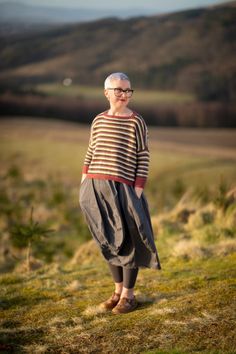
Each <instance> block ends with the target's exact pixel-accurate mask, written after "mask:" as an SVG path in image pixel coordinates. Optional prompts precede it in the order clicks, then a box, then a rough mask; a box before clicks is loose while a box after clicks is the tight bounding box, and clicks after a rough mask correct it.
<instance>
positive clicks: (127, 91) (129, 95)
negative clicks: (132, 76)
mask: <svg viewBox="0 0 236 354" xmlns="http://www.w3.org/2000/svg"><path fill="white" fill-rule="evenodd" d="M107 90H114V94H115V96H116V97H120V96H122V93H123V92H124V93H125V94H126V95H127V97H131V96H132V95H133V93H134V90H133V89H126V90H123V89H122V88H121V87H108V88H107ZM116 90H119V94H117V92H116Z"/></svg>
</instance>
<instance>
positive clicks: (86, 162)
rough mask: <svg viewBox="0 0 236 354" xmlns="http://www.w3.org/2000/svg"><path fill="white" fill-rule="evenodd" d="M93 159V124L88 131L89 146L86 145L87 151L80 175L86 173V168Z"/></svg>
mask: <svg viewBox="0 0 236 354" xmlns="http://www.w3.org/2000/svg"><path fill="white" fill-rule="evenodd" d="M92 157H93V124H92V125H91V129H90V138H89V144H88V149H87V152H86V155H85V159H84V165H83V168H82V173H86V174H87V173H88V168H89V165H90V162H91V160H92Z"/></svg>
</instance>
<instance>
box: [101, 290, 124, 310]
mask: <svg viewBox="0 0 236 354" xmlns="http://www.w3.org/2000/svg"><path fill="white" fill-rule="evenodd" d="M119 301H120V294H118V293H116V292H115V291H114V293H113V294H112V295H111V297H110V298H109V299H108V300H106V301H104V302H102V303H101V304H100V307H101V308H103V309H105V310H112V309H113V308H114V307H115V306H116V305H117V304H118V302H119Z"/></svg>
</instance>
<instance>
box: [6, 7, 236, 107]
mask: <svg viewBox="0 0 236 354" xmlns="http://www.w3.org/2000/svg"><path fill="white" fill-rule="evenodd" d="M233 4H234V3H232V4H231V3H230V4H226V5H224V6H223V5H222V6H215V7H209V8H204V9H203V8H202V9H196V10H187V11H180V12H176V13H172V14H166V15H158V16H153V17H138V18H132V19H127V20H119V19H115V18H110V19H104V20H99V21H94V22H89V23H84V24H73V25H65V26H60V27H57V28H55V29H52V30H49V31H45V32H44V33H38V34H35V33H31V34H30V33H29V34H28V35H25V34H24V35H18V36H14V37H10V38H8V37H4V38H1V49H2V50H1V54H0V79H1V80H2V82H4V81H6V79H7V81H8V82H9V81H10V80H13V78H14V79H16V78H18V80H20V82H21V83H23V82H28V83H32V82H35V83H36V82H37V83H39V82H53V81H55V82H58V81H61V80H63V79H64V78H65V77H71V78H72V79H73V82H74V83H79V84H90V85H91V84H92V85H101V84H102V82H103V79H104V77H105V76H106V75H107V74H108V73H110V72H112V71H117V70H122V71H125V72H128V73H129V75H130V77H132V81H133V83H134V85H135V86H139V87H143V88H151V87H153V88H158V89H162V90H168V89H172V90H179V91H188V92H195V93H196V94H197V95H198V96H199V97H200V98H206V99H213V100H214V99H221V100H226V101H227V100H233V99H234V98H235V85H234V82H235V76H236V61H235V54H234V53H235V49H236V48H235V47H236V45H235V29H236V28H235V27H236V21H235V19H236V8H235V7H234V6H232V5H233ZM219 48H220V51H219Z"/></svg>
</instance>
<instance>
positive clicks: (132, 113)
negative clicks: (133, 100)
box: [104, 110, 134, 119]
mask: <svg viewBox="0 0 236 354" xmlns="http://www.w3.org/2000/svg"><path fill="white" fill-rule="evenodd" d="M104 115H105V116H106V117H108V118H109V117H110V118H124V119H127V118H131V117H133V115H134V112H133V111H131V113H130V114H129V115H128V114H127V115H125V116H119V115H113V114H108V110H107V111H105V112H104Z"/></svg>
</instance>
